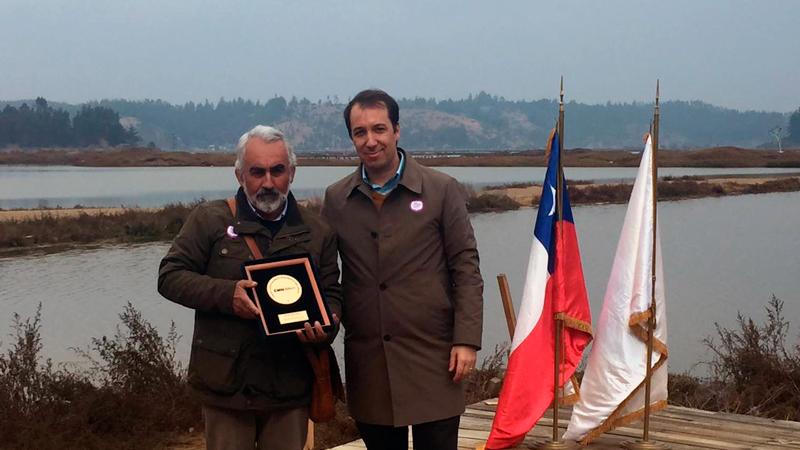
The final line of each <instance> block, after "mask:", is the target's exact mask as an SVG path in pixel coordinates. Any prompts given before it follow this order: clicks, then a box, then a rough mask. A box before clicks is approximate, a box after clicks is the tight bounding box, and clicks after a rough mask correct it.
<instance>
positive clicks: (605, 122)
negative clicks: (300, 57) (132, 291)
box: [0, 93, 789, 151]
mask: <svg viewBox="0 0 800 450" xmlns="http://www.w3.org/2000/svg"><path fill="white" fill-rule="evenodd" d="M399 102H400V125H401V129H402V132H401V139H400V142H401V145H403V146H404V147H407V148H409V149H415V150H498V149H509V150H522V149H530V148H542V147H543V146H544V144H545V141H546V138H547V134H548V132H549V130H550V128H551V127H552V126H553V124H554V123H555V118H556V114H557V111H558V104H557V103H556V102H555V101H553V100H536V101H511V100H506V99H503V98H502V97H495V96H491V95H488V94H485V93H481V94H478V95H476V96H470V97H469V98H466V99H462V100H433V99H421V98H417V99H401V100H400V101H399ZM14 103H15V104H19V103H20V102H14ZM53 105H58V106H59V107H62V108H64V109H65V110H66V111H77V110H79V107H78V106H72V105H64V104H53ZM90 105H93V106H103V107H107V108H110V109H112V110H114V111H116V112H117V113H118V114H119V115H120V117H121V121H122V122H123V125H124V126H126V127H128V126H131V125H132V126H134V127H135V129H136V132H137V133H138V136H139V137H140V138H141V143H142V144H145V145H147V144H148V143H153V144H155V145H156V146H158V147H160V148H162V149H192V148H193V149H203V150H208V149H213V148H219V149H225V148H228V149H229V148H231V147H232V146H233V145H234V143H235V141H236V139H237V138H238V136H240V135H241V134H242V133H243V132H244V131H246V130H247V129H249V128H251V127H252V126H253V125H255V124H259V123H261V124H272V125H275V126H277V127H279V128H280V129H282V130H283V131H285V132H286V133H287V135H288V136H289V139H290V140H291V141H292V142H293V144H294V145H295V146H296V148H298V149H299V150H301V151H302V150H305V151H335V150H343V149H349V148H351V144H350V142H349V139H348V136H347V132H346V130H345V128H344V122H343V120H342V116H341V113H342V110H343V109H344V104H343V103H342V102H339V101H331V100H328V101H316V102H312V101H309V100H306V99H302V100H298V99H296V98H292V99H290V100H288V101H287V100H286V99H284V98H283V97H274V98H272V99H270V100H268V101H266V102H254V101H250V100H244V99H235V100H224V99H222V100H219V101H217V102H209V101H206V102H202V103H193V102H189V103H186V104H183V105H173V104H170V103H167V102H164V101H160V100H145V101H130V100H103V101H100V102H95V103H90ZM2 106H3V103H2V102H0V108H1V107H2ZM565 110H566V119H565V123H566V132H565V137H566V145H567V147H568V148H577V147H581V148H632V149H635V148H638V147H640V146H641V137H642V134H643V133H644V132H645V131H647V129H648V124H649V121H650V119H651V118H652V113H653V105H652V104H645V103H622V104H616V103H607V104H605V105H587V104H582V103H576V102H570V103H568V104H567V105H565ZM788 121H789V114H783V113H774V112H756V111H746V112H740V111H736V110H732V109H725V108H720V107H716V106H713V105H709V104H707V103H703V102H700V101H691V102H684V101H672V102H670V101H667V102H662V104H661V131H662V133H661V146H662V147H664V148H676V149H679V148H697V147H713V146H738V147H758V146H762V145H764V144H766V143H770V142H771V140H772V136H770V134H769V130H770V129H772V128H774V127H776V126H781V127H783V129H785V130H787V129H788V128H787V123H788Z"/></svg>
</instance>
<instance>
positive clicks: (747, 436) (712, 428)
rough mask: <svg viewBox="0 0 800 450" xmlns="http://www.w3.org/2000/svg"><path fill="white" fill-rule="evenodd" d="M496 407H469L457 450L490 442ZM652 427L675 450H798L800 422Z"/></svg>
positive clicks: (734, 417) (739, 420)
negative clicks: (488, 440)
mask: <svg viewBox="0 0 800 450" xmlns="http://www.w3.org/2000/svg"><path fill="white" fill-rule="evenodd" d="M495 407H496V405H492V404H489V405H487V404H486V403H484V402H478V403H475V404H473V405H470V406H469V407H467V409H466V411H465V412H464V414H463V415H462V416H461V424H460V427H459V437H458V442H459V443H458V448H459V450H474V449H475V448H476V447H477V446H478V445H480V444H483V443H484V442H485V441H486V439H487V438H488V437H489V432H490V430H491V427H492V420H493V419H494V413H495ZM571 412H572V411H571V408H569V407H562V408H560V409H559V411H558V417H559V428H560V429H562V430H564V429H566V425H567V423H568V422H569V417H570V414H571ZM552 424H553V420H552V410H548V411H547V412H546V413H545V415H544V417H542V418H541V419H540V420H539V423H538V424H537V425H536V426H535V427H534V428H533V430H531V431H530V432H529V433H528V434H527V435H526V436H525V439H524V440H523V442H522V443H521V444H520V446H518V447H517V449H520V450H522V449H527V448H532V447H535V446H536V445H538V444H539V443H542V442H545V441H548V440H549V439H550V437H551V433H552ZM650 424H651V429H650V436H651V438H652V439H653V440H655V441H657V442H661V443H663V444H666V445H669V446H670V448H671V449H672V450H692V449H695V450H701V449H709V450H710V449H715V450H768V449H770V450H800V422H790V421H785V420H773V419H765V418H760V417H751V416H745V415H740V414H731V413H720V412H713V411H702V410H697V409H691V408H682V407H677V406H669V407H667V408H666V409H664V410H662V411H659V412H657V413H654V414H653V415H652V416H651V421H650ZM641 434H642V428H641V422H638V423H633V424H630V425H628V426H624V427H619V428H617V429H615V430H612V431H610V432H608V433H606V434H604V435H602V436H600V437H599V438H598V439H597V440H595V441H594V442H592V443H591V444H589V445H588V446H586V447H584V448H586V449H589V450H611V449H618V448H620V445H621V444H622V443H623V442H624V441H631V440H636V439H640V438H641ZM364 448H365V447H364V444H363V442H361V441H356V442H354V443H351V444H346V445H345V446H340V447H336V449H340V450H356V449H358V450H361V449H364ZM409 448H410V447H409Z"/></svg>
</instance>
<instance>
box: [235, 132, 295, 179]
mask: <svg viewBox="0 0 800 450" xmlns="http://www.w3.org/2000/svg"><path fill="white" fill-rule="evenodd" d="M250 138H257V139H261V140H262V141H264V142H266V143H267V144H269V143H271V142H276V141H281V142H283V145H284V146H285V147H286V153H287V154H288V155H289V166H291V167H296V166H297V155H295V154H294V149H292V146H291V145H290V144H289V143H288V142H287V141H286V137H285V136H284V135H283V133H282V132H281V131H280V130H279V129H277V128H273V127H269V126H266V125H256V126H255V127H253V129H252V130H250V131H248V132H247V133H245V134H243V135H242V137H240V138H239V143H238V144H236V164H235V165H234V167H235V168H236V170H237V171H238V170H241V169H242V164H243V163H244V153H245V150H246V148H245V147H246V146H247V141H248V140H250Z"/></svg>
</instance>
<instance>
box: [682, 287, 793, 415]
mask: <svg viewBox="0 0 800 450" xmlns="http://www.w3.org/2000/svg"><path fill="white" fill-rule="evenodd" d="M766 312H767V319H766V321H765V322H764V323H763V324H760V325H759V324H757V323H756V322H755V321H754V320H753V319H752V318H749V317H748V318H746V317H744V316H742V315H741V314H738V316H737V326H736V327H735V328H732V329H729V328H725V327H722V326H720V325H719V324H718V323H717V324H715V326H716V331H717V336H716V338H713V337H707V338H706V339H704V341H703V342H704V344H705V345H706V346H707V347H708V348H709V349H710V350H711V351H712V354H713V357H712V359H711V361H709V362H707V364H708V366H709V369H710V375H709V377H708V378H707V379H698V378H694V377H691V376H688V375H671V376H670V386H669V388H670V402H671V403H673V404H678V405H683V406H688V407H693V408H702V409H708V410H713V411H724V412H732V413H738V414H749V415H756V416H762V417H769V418H773V419H782V420H795V421H796V420H800V345H798V344H795V346H794V347H787V344H786V339H787V337H788V333H789V322H788V321H786V320H785V318H784V317H783V301H781V300H779V299H778V298H776V297H775V296H774V295H773V296H772V297H771V298H770V300H769V303H768V304H767V306H766Z"/></svg>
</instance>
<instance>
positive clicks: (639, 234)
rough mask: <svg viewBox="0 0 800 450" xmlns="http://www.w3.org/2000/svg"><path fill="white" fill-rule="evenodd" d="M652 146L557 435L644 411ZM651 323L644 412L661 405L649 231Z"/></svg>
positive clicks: (659, 275)
mask: <svg viewBox="0 0 800 450" xmlns="http://www.w3.org/2000/svg"><path fill="white" fill-rule="evenodd" d="M652 168H653V149H652V143H651V140H650V138H648V139H647V144H646V145H645V148H644V153H643V154H642V162H641V164H640V165H639V173H638V174H637V175H636V182H635V183H634V185H633V192H632V193H631V199H630V201H629V203H628V212H627V213H626V214H625V223H624V224H623V226H622V233H621V234H620V238H619V244H618V245H617V253H616V256H615V257H614V266H613V268H612V269H611V276H610V277H609V280H608V287H607V288H606V296H605V299H604V300H603V309H602V312H601V313H600V320H599V322H598V323H597V325H596V328H595V339H594V343H593V345H592V350H591V354H590V355H589V362H588V364H587V366H586V372H585V373H584V376H583V381H582V382H581V389H580V390H581V396H580V400H579V401H578V403H577V404H576V405H575V407H574V408H573V410H572V418H571V419H570V422H569V426H568V427H567V432H566V433H565V434H564V438H565V439H570V440H575V441H581V443H582V444H584V445H585V444H587V443H589V442H591V441H592V440H593V439H595V438H596V437H598V436H599V435H601V434H603V433H605V432H607V431H609V430H612V429H614V428H616V427H619V426H622V425H625V424H627V423H631V422H634V421H637V420H639V419H641V418H642V417H643V415H644V391H645V389H644V387H645V386H644V379H645V373H646V369H647V344H646V339H647V325H648V324H647V319H648V317H649V312H648V310H649V308H650V305H651V303H652V293H651V288H652V275H651V273H652V261H653V224H654V217H653V216H654V214H653V212H654V211H653V200H652V198H653V183H652V180H653V171H652ZM655 258H656V286H655V297H656V298H655V305H656V308H655V309H656V327H655V330H654V332H653V336H654V345H653V359H652V362H653V369H654V370H653V375H652V379H651V391H650V402H651V411H656V410H658V409H662V408H664V407H666V405H667V364H666V362H667V314H666V310H665V305H664V276H663V267H662V264H661V244H660V236H658V233H657V234H656V255H655Z"/></svg>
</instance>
